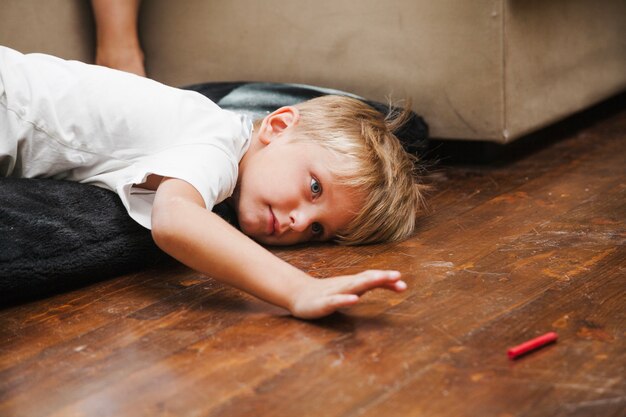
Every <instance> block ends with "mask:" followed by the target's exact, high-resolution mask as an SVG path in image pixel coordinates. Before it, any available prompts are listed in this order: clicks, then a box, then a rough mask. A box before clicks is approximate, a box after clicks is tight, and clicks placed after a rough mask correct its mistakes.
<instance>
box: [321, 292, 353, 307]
mask: <svg viewBox="0 0 626 417" xmlns="http://www.w3.org/2000/svg"><path fill="white" fill-rule="evenodd" d="M358 302H359V296H358V295H356V294H335V295H330V296H328V298H327V299H326V307H327V308H328V309H332V311H335V310H337V309H338V308H342V307H349V306H352V305H354V304H356V303H358Z"/></svg>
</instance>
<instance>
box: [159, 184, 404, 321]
mask: <svg viewBox="0 0 626 417" xmlns="http://www.w3.org/2000/svg"><path fill="white" fill-rule="evenodd" d="M152 235H153V238H154V241H155V242H156V244H157V245H158V246H159V247H160V248H161V249H163V250H164V251H165V252H167V253H168V254H169V255H171V256H172V257H174V258H176V259H177V260H179V261H180V262H182V263H184V264H185V265H187V266H189V267H190V268H193V269H195V270H197V271H200V272H203V273H206V274H207V275H210V276H212V277H214V278H216V279H218V280H220V281H222V282H224V283H226V284H228V285H231V286H233V287H236V288H239V289H241V290H243V291H246V292H248V293H250V294H252V295H254V296H256V297H258V298H260V299H262V300H265V301H267V302H270V303H272V304H275V305H277V306H280V307H283V308H286V309H287V310H289V311H290V312H291V314H292V315H294V316H296V317H300V318H308V319H310V318H317V317H322V316H325V315H328V314H331V313H332V312H334V311H336V310H337V309H339V308H342V307H347V306H350V305H353V304H355V303H357V302H358V300H359V296H360V295H362V294H363V293H365V292H367V291H370V290H372V289H374V288H386V289H389V290H393V291H396V292H401V291H404V290H405V289H406V284H405V283H404V282H403V281H401V280H400V273H399V272H397V271H365V272H363V273H360V274H356V275H346V276H341V277H336V278H333V279H324V280H318V279H315V278H313V277H311V276H310V275H308V274H306V273H304V272H303V271H301V270H299V269H298V268H296V267H294V266H292V265H290V264H289V263H287V262H285V261H283V260H281V259H280V258H278V257H276V256H274V255H273V254H272V253H271V252H269V251H268V250H266V249H264V248H263V247H262V246H260V245H258V244H257V243H256V242H254V241H253V240H251V239H250V238H248V237H247V236H245V235H244V234H243V233H241V232H239V231H238V230H236V229H235V228H233V227H232V226H231V225H229V224H228V223H227V222H225V221H224V220H222V219H221V218H220V217H219V216H217V215H216V214H214V213H212V212H210V211H208V210H206V209H205V207H204V201H203V199H202V197H201V195H200V193H198V191H197V190H196V189H195V188H194V187H193V186H191V185H190V184H188V183H187V182H185V181H182V180H178V179H174V178H166V179H164V180H163V181H162V182H161V184H160V185H159V188H158V189H157V193H156V197H155V201H154V206H153V211H152Z"/></svg>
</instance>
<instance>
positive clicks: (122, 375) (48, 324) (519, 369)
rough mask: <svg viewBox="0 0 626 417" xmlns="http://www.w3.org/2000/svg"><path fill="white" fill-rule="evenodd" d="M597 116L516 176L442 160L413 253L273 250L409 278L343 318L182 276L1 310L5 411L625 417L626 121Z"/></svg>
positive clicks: (404, 247) (499, 168)
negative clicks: (289, 308) (512, 354)
mask: <svg viewBox="0 0 626 417" xmlns="http://www.w3.org/2000/svg"><path fill="white" fill-rule="evenodd" d="M587 119H589V118H587ZM587 119H585V118H584V120H585V123H582V124H581V123H578V125H577V127H576V128H574V129H572V128H569V129H565V130H563V129H560V130H559V129H551V130H548V131H546V132H543V136H544V140H543V142H542V143H547V144H546V145H544V146H542V147H540V148H539V149H535V150H533V151H531V152H526V153H525V154H523V155H518V156H517V157H516V158H513V159H512V160H510V161H509V162H508V163H504V164H489V165H476V164H475V165H459V164H454V165H451V164H449V165H445V164H446V160H445V159H444V161H443V162H444V164H443V165H441V166H440V168H439V172H438V173H437V174H436V175H435V176H434V178H435V179H434V182H435V184H436V186H437V191H436V192H434V193H433V196H432V198H431V199H430V204H431V214H430V215H429V216H428V217H425V218H424V219H423V221H422V222H421V224H420V228H419V233H418V234H417V235H416V236H415V237H414V238H413V239H411V240H408V241H406V242H403V243H399V244H393V245H378V246H368V247H360V248H341V247H335V246H318V247H309V248H296V249H287V250H276V251H275V252H276V253H277V254H278V255H279V256H280V257H282V258H285V259H287V260H289V261H291V262H293V263H294V264H296V265H297V266H299V267H301V268H303V269H304V270H306V271H309V272H310V273H311V274H314V275H316V276H319V277H327V276H331V275H334V274H340V273H348V272H356V271H359V270H362V269H365V268H397V269H399V270H401V271H402V272H403V273H404V277H405V280H406V281H407V282H408V284H409V290H408V291H406V292H405V293H403V294H401V295H395V294H388V293H386V292H383V291H380V292H374V293H372V294H370V295H368V296H366V297H365V299H364V302H363V303H362V304H361V305H360V306H358V307H356V308H354V309H352V310H349V311H346V312H345V313H344V314H337V315H334V316H331V317H329V318H326V319H324V320H320V321H315V322H306V321H299V320H295V319H293V318H290V317H289V316H287V315H286V314H285V313H284V312H283V311H281V310H279V309H277V308H274V307H272V306H269V305H267V304H264V303H262V302H260V301H257V300H255V299H253V298H252V297H250V296H247V295H244V294H241V293H240V292H238V291H236V290H233V289H230V288H226V287H224V286H222V285H220V284H219V283H217V282H215V281H213V280H212V279H210V278H206V277H204V276H201V275H199V274H197V273H194V272H192V271H190V270H188V269H185V268H184V267H181V266H176V265H172V266H168V267H166V268H164V269H163V268H162V269H160V270H150V271H145V272H142V273H138V274H133V275H128V276H123V277H120V278H118V279H113V280H109V281H106V282H103V283H100V284H97V285H92V286H90V287H88V288H84V289H81V290H78V291H74V292H71V293H67V294H62V295H58V296H55V297H52V298H49V299H45V300H41V301H37V302H33V303H30V304H25V305H21V306H16V307H12V308H10V309H5V310H2V311H0V416H3V417H8V416H25V417H37V416H90V417H93V416H231V417H232V416H272V417H277V416H324V417H325V416H346V417H356V416H372V417H380V416H385V417H386V416H455V417H457V416H498V417H505V416H603V417H610V416H624V415H625V414H624V410H626V380H625V377H626V344H625V343H624V339H625V336H626V248H625V241H626V226H625V221H626V198H625V194H626V110H624V108H623V107H622V110H620V111H616V112H613V113H610V114H608V115H607V114H605V115H600V117H595V118H591V119H590V120H587ZM573 123H574V125H576V123H577V122H575V121H574V122H573ZM579 125H582V127H581V126H579ZM563 132H565V133H563ZM548 331H556V332H557V333H558V334H559V337H560V338H559V341H558V342H557V343H556V344H553V345H550V346H547V347H545V348H544V349H541V350H539V351H536V352H534V353H532V354H529V355H527V356H525V357H522V358H520V359H518V360H516V361H510V360H509V359H508V358H507V355H506V350H507V348H508V347H510V346H512V345H515V344H518V343H520V342H522V341H525V340H527V339H529V338H532V337H535V336H537V335H540V334H543V333H545V332H548Z"/></svg>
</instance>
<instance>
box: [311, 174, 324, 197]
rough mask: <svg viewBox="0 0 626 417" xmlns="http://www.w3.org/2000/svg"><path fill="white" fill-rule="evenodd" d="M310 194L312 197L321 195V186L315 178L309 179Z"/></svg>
mask: <svg viewBox="0 0 626 417" xmlns="http://www.w3.org/2000/svg"><path fill="white" fill-rule="evenodd" d="M311 192H312V193H313V195H318V194H321V193H322V184H320V182H319V181H318V180H316V179H315V178H311Z"/></svg>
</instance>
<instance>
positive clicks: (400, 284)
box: [381, 280, 408, 292]
mask: <svg viewBox="0 0 626 417" xmlns="http://www.w3.org/2000/svg"><path fill="white" fill-rule="evenodd" d="M381 288H385V289H388V290H392V291H395V292H402V291H405V290H406V289H407V288H408V285H407V284H406V282H404V281H402V280H398V281H396V282H390V283H388V284H385V285H384V286H382V287H381Z"/></svg>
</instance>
